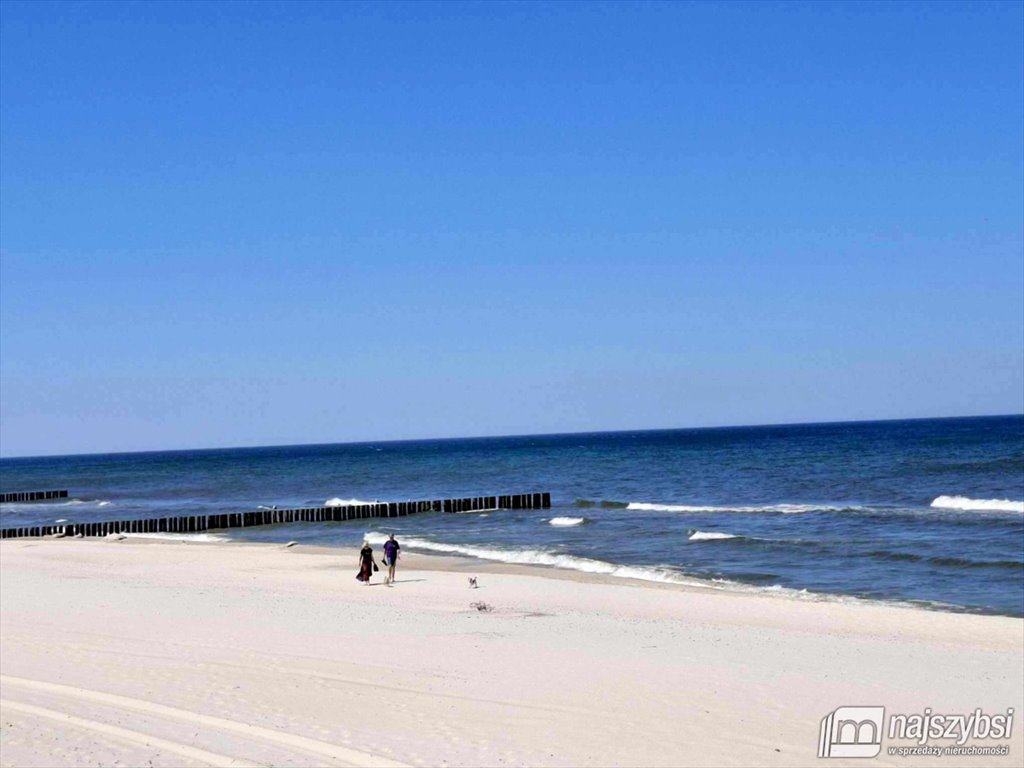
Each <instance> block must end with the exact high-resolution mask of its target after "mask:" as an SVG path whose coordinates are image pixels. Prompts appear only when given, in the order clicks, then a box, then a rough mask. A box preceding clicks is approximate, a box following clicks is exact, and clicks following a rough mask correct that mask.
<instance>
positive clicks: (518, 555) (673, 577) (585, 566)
mask: <svg viewBox="0 0 1024 768" xmlns="http://www.w3.org/2000/svg"><path fill="white" fill-rule="evenodd" d="M387 538H388V537H387V535H386V534H383V533H380V532H377V531H368V532H367V533H366V534H365V535H364V536H363V539H364V540H365V541H367V542H369V543H370V544H383V543H384V542H385V541H387ZM402 546H404V547H407V548H410V549H420V550H425V551H428V552H442V553H444V554H452V555H466V556H468V557H476V558H479V559H481V560H496V561H498V562H502V563H514V564H517V565H547V566H551V567H552V568H560V569H564V570H572V571H581V572H583V573H596V574H601V575H604V576H614V577H617V578H623V579H637V580H640V581H652V582H657V583H662V584H679V585H681V586H687V587H695V588H698V589H713V590H719V591H723V592H747V593H756V594H767V595H778V596H780V597H783V598H789V599H798V600H812V601H815V602H839V603H873V602H884V603H886V604H888V605H895V606H901V607H908V608H920V606H916V605H913V604H909V603H903V602H899V601H888V600H885V601H872V600H866V599H864V598H860V597H855V596H853V595H833V594H826V593H821V592H809V591H808V590H806V589H794V588H793V587H784V586H782V585H781V584H772V585H770V586H756V585H753V584H743V583H741V582H738V581H730V580H728V579H701V578H697V577H692V576H687V575H686V574H684V573H681V572H680V571H678V570H675V569H672V568H665V567H661V568H659V567H656V566H636V565H615V564H614V563H608V562H605V561H603V560H592V559H590V558H586V557H576V556H574V555H562V554H558V553H555V552H547V551H543V550H536V549H519V550H502V549H491V548H488V547H471V546H460V545H458V544H445V543H443V542H439V541H428V540H426V539H419V538H411V537H404V536H403V537H402Z"/></svg>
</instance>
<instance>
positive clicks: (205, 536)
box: [120, 533, 231, 542]
mask: <svg viewBox="0 0 1024 768" xmlns="http://www.w3.org/2000/svg"><path fill="white" fill-rule="evenodd" d="M120 535H121V536H124V537H125V538H127V539H163V540H165V541H196V542H216V541H231V539H229V538H228V537H227V536H221V535H219V534H216V533H121V534H120Z"/></svg>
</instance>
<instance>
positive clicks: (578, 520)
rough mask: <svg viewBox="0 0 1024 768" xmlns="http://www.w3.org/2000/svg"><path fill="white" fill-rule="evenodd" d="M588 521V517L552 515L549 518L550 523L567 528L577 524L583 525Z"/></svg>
mask: <svg viewBox="0 0 1024 768" xmlns="http://www.w3.org/2000/svg"><path fill="white" fill-rule="evenodd" d="M586 521H587V518H585V517H552V518H551V519H550V520H548V525H554V526H559V527H566V528H567V527H571V526H575V525H583V523H585V522H586Z"/></svg>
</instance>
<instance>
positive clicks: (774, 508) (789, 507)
mask: <svg viewBox="0 0 1024 768" xmlns="http://www.w3.org/2000/svg"><path fill="white" fill-rule="evenodd" d="M626 509H630V510H634V511H637V512H781V513H782V514H784V515H798V514H801V513H802V512H819V511H822V510H825V511H833V512H838V511H840V510H843V509H858V507H836V506H827V505H821V504H767V505H765V506H760V507H712V506H689V505H685V504H648V503H646V502H639V501H633V502H630V503H629V504H628V505H627V506H626Z"/></svg>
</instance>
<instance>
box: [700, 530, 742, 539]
mask: <svg viewBox="0 0 1024 768" xmlns="http://www.w3.org/2000/svg"><path fill="white" fill-rule="evenodd" d="M735 538H738V537H737V536H736V534H734V533H719V532H718V531H691V532H690V536H689V539H690V541H715V540H717V539H735Z"/></svg>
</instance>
